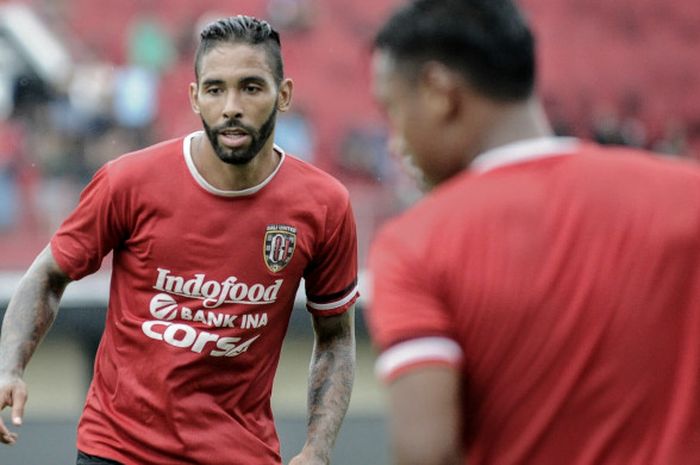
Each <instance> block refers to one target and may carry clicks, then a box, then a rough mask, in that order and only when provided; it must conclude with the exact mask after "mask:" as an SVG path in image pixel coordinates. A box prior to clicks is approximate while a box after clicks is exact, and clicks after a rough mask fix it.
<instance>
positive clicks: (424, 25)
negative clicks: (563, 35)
mask: <svg viewBox="0 0 700 465" xmlns="http://www.w3.org/2000/svg"><path fill="white" fill-rule="evenodd" d="M374 47H375V48H376V49H378V50H383V51H386V52H388V53H389V54H390V55H391V56H392V57H393V58H394V59H396V60H397V62H398V63H399V65H404V66H409V67H411V66H413V67H414V69H413V70H412V71H414V72H415V71H416V70H415V66H421V65H423V64H424V63H425V62H427V61H430V60H436V61H439V62H441V63H443V64H444V65H445V66H447V67H449V68H450V69H453V70H455V71H457V72H459V73H460V74H462V75H463V76H464V78H465V79H467V81H468V82H469V83H470V84H471V85H473V86H474V87H475V88H476V89H477V91H479V92H480V93H482V94H483V95H485V96H487V97H489V98H491V99H493V100H497V101H506V102H507V101H519V100H524V99H526V98H528V97H529V96H530V95H531V94H532V91H533V88H534V83H535V51H534V47H535V45H534V38H533V35H532V32H531V31H530V28H529V27H528V25H527V23H526V21H525V19H524V18H523V15H522V14H521V13H520V11H519V10H518V8H517V7H516V6H515V5H514V4H513V2H512V1H510V0H415V1H413V2H411V3H409V4H407V5H406V6H404V7H402V8H400V9H399V10H397V11H396V12H395V13H394V15H393V16H392V17H391V18H390V19H389V20H388V22H387V23H386V24H385V25H384V26H383V27H382V29H381V30H380V31H379V33H378V34H377V36H376V38H375V41H374ZM409 71H410V70H409Z"/></svg>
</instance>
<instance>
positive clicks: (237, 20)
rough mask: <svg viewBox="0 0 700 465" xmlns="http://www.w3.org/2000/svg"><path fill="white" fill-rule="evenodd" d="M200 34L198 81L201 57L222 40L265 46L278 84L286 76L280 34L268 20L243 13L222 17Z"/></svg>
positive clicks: (195, 61)
mask: <svg viewBox="0 0 700 465" xmlns="http://www.w3.org/2000/svg"><path fill="white" fill-rule="evenodd" d="M199 38H200V41H199V45H198V46H197V51H196V53H195V58H194V74H195V76H196V77H197V80H198V81H199V67H200V65H201V62H202V58H203V57H204V55H206V54H207V53H208V52H209V51H210V50H211V49H213V48H214V47H216V46H217V45H219V44H221V43H232V44H235V43H243V44H248V45H260V46H263V47H265V50H266V52H267V55H268V57H269V59H270V64H271V65H272V72H273V75H274V77H275V82H276V83H277V84H278V85H279V84H280V83H281V82H282V79H284V65H283V64H282V45H281V43H280V35H279V33H278V32H277V31H276V30H274V29H273V28H272V26H270V24H269V23H268V22H267V21H263V20H261V19H258V18H254V17H252V16H244V15H238V16H231V17H229V18H221V19H219V20H217V21H214V22H213V23H210V24H209V25H207V26H206V27H205V28H204V29H203V30H202V32H201V33H200V34H199Z"/></svg>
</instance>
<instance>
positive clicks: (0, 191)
mask: <svg viewBox="0 0 700 465" xmlns="http://www.w3.org/2000/svg"><path fill="white" fill-rule="evenodd" d="M21 137H22V136H21V131H20V129H19V127H18V126H17V125H16V124H13V123H12V122H9V121H3V120H0V233H2V232H3V231H7V230H8V229H11V228H12V227H14V226H16V225H17V223H18V219H19V211H20V209H21V202H20V196H19V182H18V170H19V162H20V161H19V157H20V155H21V153H20V152H21V149H20V145H21V143H22V141H21Z"/></svg>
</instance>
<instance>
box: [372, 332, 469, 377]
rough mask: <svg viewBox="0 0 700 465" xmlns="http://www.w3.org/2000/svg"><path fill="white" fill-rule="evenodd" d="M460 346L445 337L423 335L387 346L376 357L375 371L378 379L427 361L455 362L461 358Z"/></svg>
mask: <svg viewBox="0 0 700 465" xmlns="http://www.w3.org/2000/svg"><path fill="white" fill-rule="evenodd" d="M462 356H463V354H462V348H461V347H460V346H459V344H457V343H456V342H455V341H454V340H452V339H448V338H446V337H423V338H419V339H411V340H409V341H406V342H401V343H399V344H396V345H395V346H392V347H389V348H388V349H387V350H385V351H384V352H382V354H381V355H380V356H379V358H377V363H376V365H375V373H376V375H377V377H378V378H379V379H387V378H389V377H390V376H391V375H392V374H393V373H395V372H396V371H397V370H399V369H401V368H403V367H406V366H408V365H413V364H415V363H420V362H427V361H439V362H448V363H450V364H457V363H459V362H460V361H461V360H462Z"/></svg>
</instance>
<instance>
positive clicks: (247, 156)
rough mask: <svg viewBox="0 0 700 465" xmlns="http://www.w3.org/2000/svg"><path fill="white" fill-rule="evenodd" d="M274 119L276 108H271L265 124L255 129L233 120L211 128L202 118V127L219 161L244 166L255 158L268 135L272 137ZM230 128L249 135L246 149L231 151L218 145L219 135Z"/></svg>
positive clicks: (240, 148)
mask: <svg viewBox="0 0 700 465" xmlns="http://www.w3.org/2000/svg"><path fill="white" fill-rule="evenodd" d="M276 118H277V107H273V108H272V112H271V113H270V116H268V118H267V119H266V120H265V122H264V123H263V124H262V125H261V126H260V127H259V128H257V129H256V128H253V127H251V126H248V125H245V124H243V123H241V122H240V121H238V120H235V119H233V120H230V121H229V122H228V123H225V124H222V125H220V126H216V127H211V126H209V125H208V124H207V123H206V122H205V121H204V119H203V118H202V125H203V126H204V132H205V133H206V134H207V137H208V138H209V142H210V143H211V146H212V147H213V148H214V153H216V156H217V157H219V159H220V160H221V161H223V162H224V163H228V164H229V165H245V164H247V163H249V162H250V161H251V160H252V159H253V158H255V156H256V155H257V154H258V153H259V152H260V150H262V148H263V146H264V145H265V143H266V142H267V140H268V139H269V138H270V135H272V132H273V131H274V129H275V120H276ZM232 128H239V129H243V130H244V131H246V132H247V133H248V135H250V144H248V146H247V147H239V148H235V149H231V148H228V147H224V146H222V145H221V144H220V143H219V137H218V136H219V133H220V132H221V131H224V130H226V129H232Z"/></svg>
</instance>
